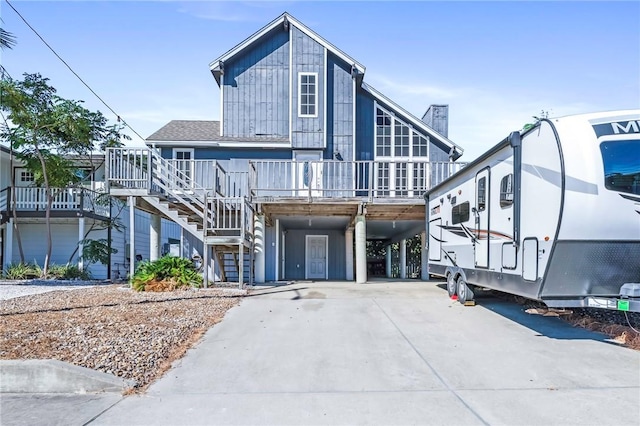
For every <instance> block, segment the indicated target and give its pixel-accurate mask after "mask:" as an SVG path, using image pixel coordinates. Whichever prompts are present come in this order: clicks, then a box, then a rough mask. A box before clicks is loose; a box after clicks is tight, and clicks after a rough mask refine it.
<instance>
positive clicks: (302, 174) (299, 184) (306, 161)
mask: <svg viewBox="0 0 640 426" xmlns="http://www.w3.org/2000/svg"><path fill="white" fill-rule="evenodd" d="M293 160H294V161H295V163H294V164H295V170H296V171H295V172H294V173H293V179H294V182H293V187H294V188H295V190H294V195H299V196H308V195H311V196H319V195H321V194H322V151H293Z"/></svg>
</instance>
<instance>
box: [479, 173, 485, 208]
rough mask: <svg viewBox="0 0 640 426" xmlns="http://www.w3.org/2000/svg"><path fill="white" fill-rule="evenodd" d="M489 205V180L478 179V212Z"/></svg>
mask: <svg viewBox="0 0 640 426" xmlns="http://www.w3.org/2000/svg"><path fill="white" fill-rule="evenodd" d="M486 203H487V178H486V177H481V178H480V179H478V211H483V210H484V209H485V207H486Z"/></svg>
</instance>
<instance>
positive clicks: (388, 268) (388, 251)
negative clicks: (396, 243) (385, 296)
mask: <svg viewBox="0 0 640 426" xmlns="http://www.w3.org/2000/svg"><path fill="white" fill-rule="evenodd" d="M392 249H393V247H392V246H391V244H389V245H388V246H387V247H386V249H385V253H384V257H385V260H386V268H385V272H386V273H387V278H391V259H392Z"/></svg>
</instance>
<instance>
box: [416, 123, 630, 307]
mask: <svg viewBox="0 0 640 426" xmlns="http://www.w3.org/2000/svg"><path fill="white" fill-rule="evenodd" d="M425 199H426V227H427V233H428V235H429V239H428V263H429V273H430V274H432V275H438V276H442V277H445V278H446V279H447V289H448V292H449V295H450V296H453V295H454V294H457V296H458V299H459V300H460V301H461V302H462V303H464V302H466V301H469V300H472V299H473V297H474V294H473V289H474V287H476V286H477V287H482V288H490V289H494V290H499V291H504V292H507V293H512V294H517V295H520V296H523V297H526V298H529V299H535V300H539V301H542V302H544V303H545V304H546V305H547V306H549V307H596V308H609V309H618V310H622V311H635V312H638V311H640V110H628V111H614V112H603V113H594V114H584V115H575V116H567V117H562V118H554V119H541V120H539V121H538V122H537V123H536V124H535V125H534V126H533V127H532V128H531V129H529V130H527V131H525V132H523V133H522V134H521V133H520V132H513V133H511V135H510V136H509V137H508V138H506V139H505V140H503V141H502V142H500V143H499V144H498V145H496V146H495V147H493V148H492V149H490V150H489V151H487V152H486V153H484V154H483V155H481V156H480V157H479V158H478V159H477V160H475V161H473V162H471V163H470V164H469V165H467V166H466V167H465V168H464V169H462V170H461V171H459V172H458V173H456V174H454V175H453V176H451V177H450V178H449V179H447V180H445V181H443V182H442V183H440V184H439V185H437V186H435V187H433V188H432V189H430V190H429V191H428V192H427V193H426V194H425Z"/></svg>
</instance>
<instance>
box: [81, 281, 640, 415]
mask: <svg viewBox="0 0 640 426" xmlns="http://www.w3.org/2000/svg"><path fill="white" fill-rule="evenodd" d="M478 302H479V303H478V305H477V306H475V307H464V306H462V305H460V304H459V303H457V302H452V301H450V300H449V299H448V298H447V295H446V291H445V290H443V289H442V288H441V287H438V286H437V285H436V283H433V282H430V283H425V282H379V283H369V284H361V285H356V284H353V283H335V282H333V283H332V282H329V283H304V282H301V283H296V284H293V285H286V286H277V287H264V288H261V289H259V290H257V291H254V292H253V293H252V295H251V296H250V297H247V298H246V299H245V300H243V302H242V303H241V305H240V306H238V307H236V308H233V309H232V310H231V311H230V312H229V313H228V314H227V316H226V317H225V319H224V321H223V322H222V323H220V324H218V325H216V326H215V327H213V328H212V329H211V330H210V331H209V332H208V333H207V334H206V336H205V337H204V339H203V340H202V341H201V342H200V343H199V344H198V345H197V346H196V347H195V348H193V349H192V350H191V351H190V352H189V353H188V354H187V356H186V357H185V358H183V359H182V360H181V361H180V362H178V363H177V365H175V367H174V368H173V369H172V370H171V371H169V372H168V373H167V374H166V375H165V376H164V377H163V378H162V379H161V380H159V381H158V382H157V383H155V384H154V385H152V386H151V387H150V389H149V391H148V392H147V394H146V395H143V396H131V397H127V398H124V399H123V400H122V401H121V402H119V403H117V404H115V405H114V406H113V407H111V408H109V409H107V410H106V411H105V412H103V413H102V414H100V415H98V417H97V418H95V420H94V421H93V422H92V423H91V424H96V425H123V424H128V425H130V424H144V425H151V424H153V425H157V424H171V425H179V424H184V425H196V424H215V425H220V424H247V425H249V424H251V425H312V424H345V425H347V424H348V425H353V424H382V425H408V424H420V425H423V424H448V425H453V424H455V425H466V424H469V425H473V424H491V425H500V424H506V425H550V424H558V425H569V424H576V425H590V424H592V425H596V424H597V425H605V424H611V425H623V424H629V425H631V424H633V425H637V424H638V421H639V420H638V419H640V353H639V352H636V351H632V350H629V349H626V348H623V347H619V346H617V345H615V344H613V343H611V342H609V341H607V340H606V339H605V337H604V336H603V335H600V334H597V333H592V332H588V331H584V330H580V329H576V328H572V327H571V326H569V325H567V324H566V323H563V322H562V321H561V320H559V319H558V318H553V317H542V316H532V315H528V314H526V313H524V312H523V309H522V307H520V306H517V305H514V304H511V303H508V302H505V301H501V300H498V299H495V298H491V297H488V298H483V299H480V300H478ZM96 414H97V413H96Z"/></svg>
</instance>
